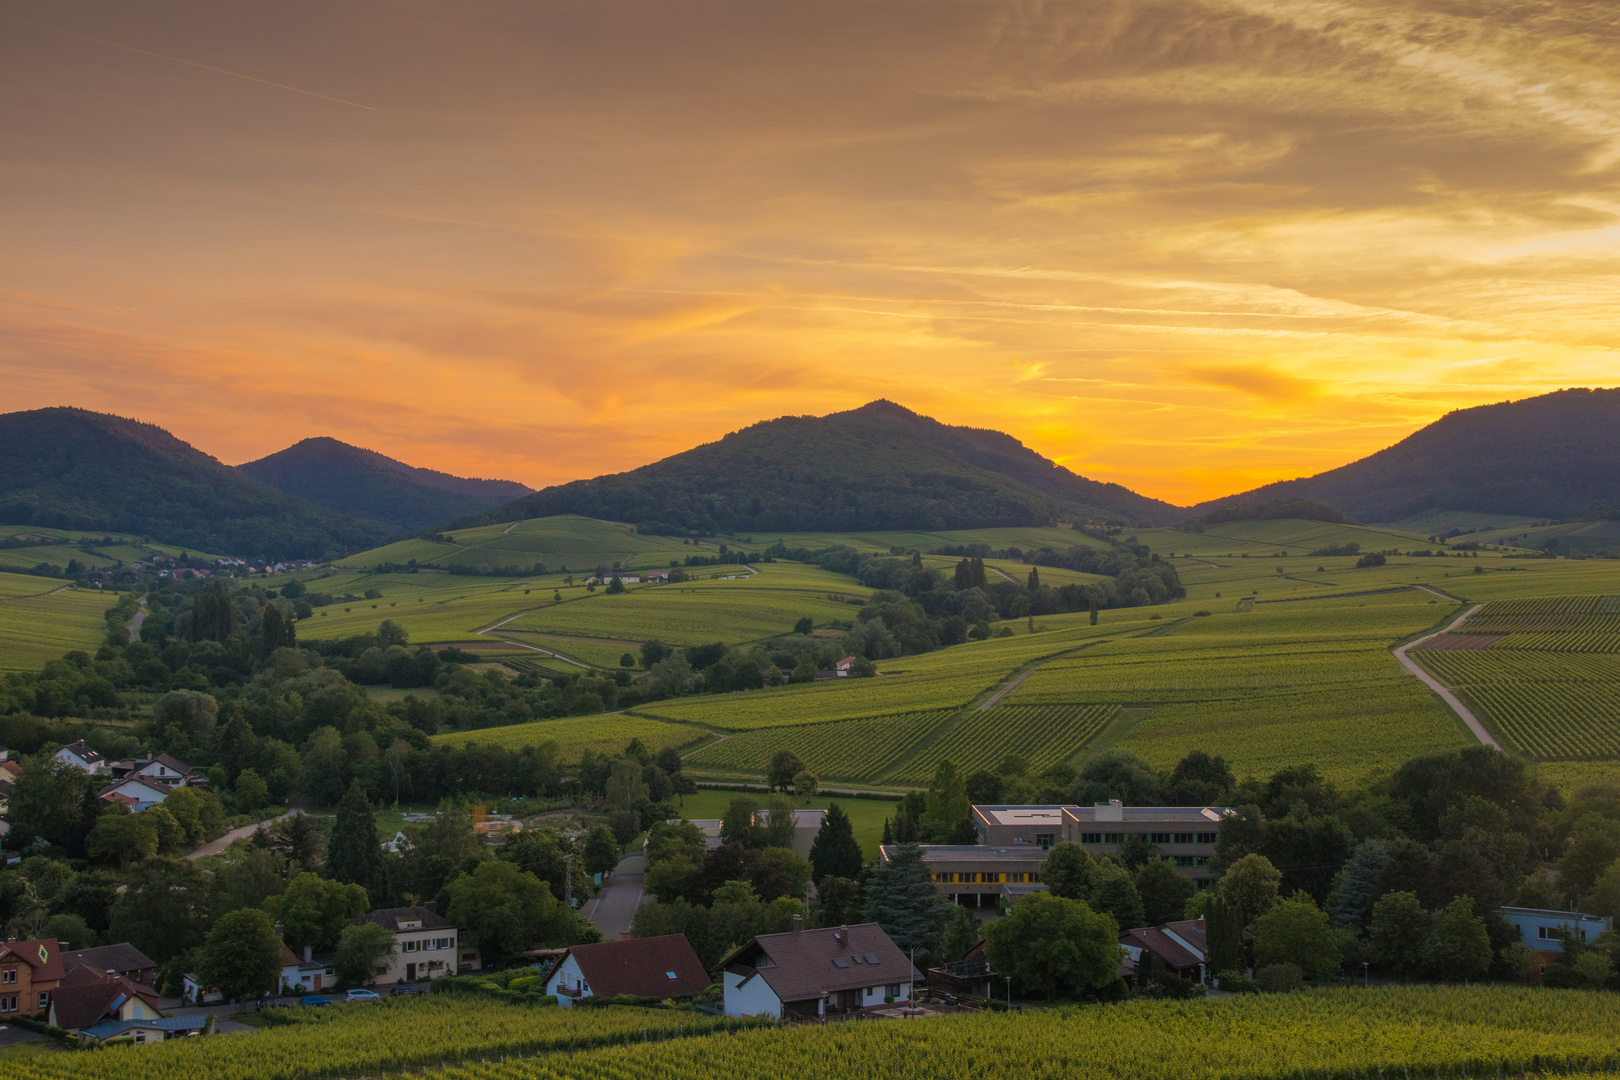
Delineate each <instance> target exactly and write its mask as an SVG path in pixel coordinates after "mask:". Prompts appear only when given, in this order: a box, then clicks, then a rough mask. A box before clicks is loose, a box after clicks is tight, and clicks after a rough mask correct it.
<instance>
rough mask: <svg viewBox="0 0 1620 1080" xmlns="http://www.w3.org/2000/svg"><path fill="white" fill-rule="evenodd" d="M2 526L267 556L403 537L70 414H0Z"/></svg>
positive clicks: (201, 457)
mask: <svg viewBox="0 0 1620 1080" xmlns="http://www.w3.org/2000/svg"><path fill="white" fill-rule="evenodd" d="M0 524H3V525H39V526H45V527H51V528H59V529H89V530H102V529H105V530H107V531H110V532H128V533H135V534H138V535H140V536H143V537H146V538H147V539H150V540H154V541H158V542H162V543H169V544H178V545H183V546H186V547H190V548H194V549H196V550H198V551H202V552H208V553H212V554H228V555H266V556H269V557H270V558H274V559H284V558H306V557H307V558H319V557H320V556H322V555H324V554H326V553H327V552H329V551H332V550H341V549H351V550H363V549H365V548H368V547H374V546H376V545H377V544H380V543H384V542H386V541H387V540H388V539H390V537H391V536H392V535H394V534H396V533H397V531H398V530H396V529H393V528H391V527H389V526H385V525H380V524H378V523H376V522H368V521H360V520H358V519H356V518H352V517H346V516H343V515H340V514H334V513H332V512H331V511H329V510H326V509H324V508H323V507H319V506H316V505H314V504H313V503H308V502H305V501H303V500H302V499H295V498H291V497H289V496H287V495H284V494H282V493H281V492H279V491H277V490H276V489H275V488H272V487H269V486H268V485H265V484H261V483H259V482H258V481H257V480H254V479H252V478H251V477H249V476H244V475H243V474H242V473H240V472H237V471H236V470H235V469H232V468H231V467H230V466H228V465H223V464H221V463H220V462H218V461H216V460H215V459H214V458H212V457H209V456H208V455H207V454H204V453H203V452H202V451H200V450H197V449H195V448H194V447H192V446H191V445H190V444H188V443H183V442H181V441H180V440H179V439H176V438H175V437H174V436H173V435H170V434H169V433H168V432H166V431H164V430H163V429H162V428H158V427H154V426H152V425H151V424H143V423H140V422H139V421H136V420H126V419H123V418H122V417H117V416H109V415H106V414H104V413H94V412H88V411H86V410H84V409H67V408H57V409H36V410H34V411H32V412H15V413H6V414H4V415H0Z"/></svg>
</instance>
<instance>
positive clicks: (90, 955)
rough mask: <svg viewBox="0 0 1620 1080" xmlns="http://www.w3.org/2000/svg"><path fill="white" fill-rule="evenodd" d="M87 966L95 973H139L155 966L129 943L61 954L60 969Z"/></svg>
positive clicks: (66, 969)
mask: <svg viewBox="0 0 1620 1080" xmlns="http://www.w3.org/2000/svg"><path fill="white" fill-rule="evenodd" d="M81 964H84V965H88V966H89V967H91V968H92V969H94V970H96V971H101V972H106V971H140V970H142V969H144V968H153V967H156V966H157V965H156V964H155V963H153V962H152V960H151V958H150V957H148V956H147V955H146V954H145V953H143V952H141V950H139V949H137V948H136V947H135V946H133V945H131V944H130V943H129V942H127V941H124V942H120V943H118V944H117V945H103V946H101V947H100V948H96V949H75V950H74V951H73V952H69V953H63V954H62V969H63V970H64V971H72V970H73V969H75V968H77V967H78V966H79V965H81Z"/></svg>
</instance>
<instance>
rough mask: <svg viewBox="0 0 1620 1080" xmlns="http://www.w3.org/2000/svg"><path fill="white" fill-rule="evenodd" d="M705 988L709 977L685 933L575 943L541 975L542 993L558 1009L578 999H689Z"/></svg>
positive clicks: (570, 1004) (707, 986) (707, 985)
mask: <svg viewBox="0 0 1620 1080" xmlns="http://www.w3.org/2000/svg"><path fill="white" fill-rule="evenodd" d="M708 988H709V973H708V972H707V971H705V970H703V962H702V961H701V960H699V959H698V956H697V953H695V952H693V951H692V944H691V942H689V941H687V940H686V935H685V934H664V935H662V936H660V937H648V938H629V939H627V940H624V941H603V942H599V943H597V944H594V945H575V946H574V947H573V948H571V949H569V950H567V951H566V952H565V953H563V955H562V958H561V959H560V960H558V962H557V966H556V967H554V968H552V970H551V974H550V975H548V976H547V977H546V993H548V994H550V995H552V996H553V997H555V998H556V999H557V1001H558V1002H559V1003H561V1004H563V1005H567V1006H572V1005H573V1004H574V1002H576V1001H578V1000H579V999H581V998H587V997H602V998H614V997H618V996H619V995H621V994H628V995H630V996H631V997H638V998H672V997H693V996H694V995H697V994H701V993H703V991H705V990H707V989H708Z"/></svg>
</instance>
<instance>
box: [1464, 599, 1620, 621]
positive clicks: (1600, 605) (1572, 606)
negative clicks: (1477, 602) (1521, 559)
mask: <svg viewBox="0 0 1620 1080" xmlns="http://www.w3.org/2000/svg"><path fill="white" fill-rule="evenodd" d="M1616 601H1620V597H1615V596H1537V597H1531V598H1527V599H1524V600H1493V601H1491V602H1490V603H1488V604H1486V605H1485V606H1484V608H1482V609H1481V610H1480V612H1479V615H1478V616H1477V617H1478V618H1485V619H1490V618H1496V617H1498V616H1502V615H1589V614H1595V613H1597V612H1598V611H1600V610H1601V611H1606V612H1614V611H1620V607H1617V606H1614V604H1613V603H1612V602H1616Z"/></svg>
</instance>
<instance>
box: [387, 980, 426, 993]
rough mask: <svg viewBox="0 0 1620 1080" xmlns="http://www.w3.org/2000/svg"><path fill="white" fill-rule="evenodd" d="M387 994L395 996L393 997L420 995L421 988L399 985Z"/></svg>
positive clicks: (406, 984) (408, 984) (405, 984)
mask: <svg viewBox="0 0 1620 1080" xmlns="http://www.w3.org/2000/svg"><path fill="white" fill-rule="evenodd" d="M388 992H389V993H390V994H395V995H398V994H420V993H421V992H422V988H421V987H420V986H412V985H411V984H410V983H400V984H399V985H398V986H396V987H394V988H393V989H392V990H390V991H388Z"/></svg>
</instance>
